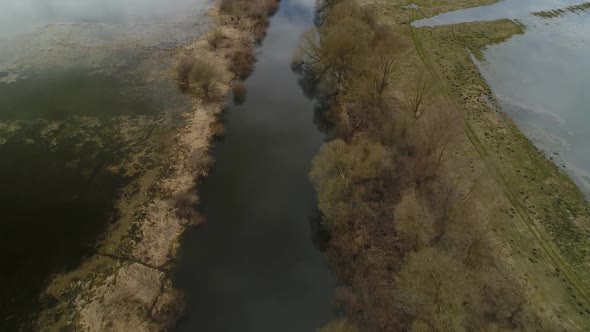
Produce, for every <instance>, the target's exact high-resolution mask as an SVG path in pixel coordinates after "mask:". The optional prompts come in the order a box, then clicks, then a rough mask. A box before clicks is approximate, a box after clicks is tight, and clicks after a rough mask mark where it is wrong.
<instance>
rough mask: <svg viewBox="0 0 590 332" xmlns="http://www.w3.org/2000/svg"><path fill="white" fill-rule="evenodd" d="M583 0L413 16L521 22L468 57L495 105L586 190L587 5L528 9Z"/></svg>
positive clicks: (517, 2)
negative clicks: (550, 13)
mask: <svg viewBox="0 0 590 332" xmlns="http://www.w3.org/2000/svg"><path fill="white" fill-rule="evenodd" d="M582 3H584V2H583V1H580V0H578V1H575V0H566V1H562V0H540V1H539V0H504V1H501V2H498V3H496V4H493V5H490V6H482V7H476V8H470V9H465V10H459V11H455V12H451V13H445V14H441V15H438V16H436V17H433V18H428V19H424V20H420V21H417V22H414V26H417V27H420V26H436V25H445V24H456V23H462V22H472V21H489V20H496V19H501V18H510V19H516V20H518V21H519V22H520V23H522V24H523V25H524V26H525V27H526V30H525V32H524V34H522V35H516V36H513V37H511V38H510V39H508V40H507V41H506V42H503V43H500V44H497V45H490V46H488V47H486V48H485V49H484V50H483V52H482V53H483V58H482V59H481V61H478V60H475V59H474V61H476V63H477V64H478V66H479V68H480V72H481V74H482V75H483V77H484V78H485V79H486V81H487V82H488V84H489V85H490V87H491V88H492V91H493V92H494V95H495V97H496V99H497V100H498V103H499V106H500V107H501V109H502V111H503V112H505V113H506V114H507V115H508V116H509V117H510V118H511V119H512V120H513V121H514V122H515V123H516V124H517V125H518V126H519V128H520V129H521V130H522V131H523V132H524V134H525V135H526V136H527V137H529V138H530V139H531V140H532V141H533V143H534V144H535V145H536V146H537V147H538V148H539V149H541V150H542V151H544V152H545V154H546V155H547V156H548V157H549V158H551V159H553V160H554V161H555V162H556V164H557V165H558V166H560V167H561V168H563V169H564V170H565V171H566V172H567V173H568V175H569V176H570V177H571V178H572V179H573V180H574V181H575V182H576V184H577V185H578V186H580V188H581V189H582V190H583V191H584V192H585V193H586V194H587V195H590V133H589V132H588V129H587V123H588V121H590V107H589V106H588V105H590V94H589V93H588V91H587V87H588V85H589V84H590V11H588V10H586V11H583V10H582V11H576V12H569V11H566V12H565V13H564V14H563V15H560V16H556V17H551V18H543V17H538V16H534V15H532V14H531V13H533V12H536V11H546V10H555V9H565V8H566V7H568V6H571V5H578V4H582Z"/></svg>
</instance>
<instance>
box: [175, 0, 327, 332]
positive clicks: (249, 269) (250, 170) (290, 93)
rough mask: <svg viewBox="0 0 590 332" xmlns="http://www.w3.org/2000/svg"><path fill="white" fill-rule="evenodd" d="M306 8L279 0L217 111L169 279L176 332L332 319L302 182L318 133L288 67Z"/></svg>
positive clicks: (294, 0)
mask: <svg viewBox="0 0 590 332" xmlns="http://www.w3.org/2000/svg"><path fill="white" fill-rule="evenodd" d="M313 6H314V1H313V0H285V1H282V2H281V5H280V9H279V11H278V12H277V13H276V14H275V15H274V16H273V17H272V19H271V24H270V27H269V29H268V35H267V37H266V39H265V40H264V42H263V45H262V46H261V47H260V48H259V49H258V62H257V64H256V69H255V71H254V72H253V74H252V76H251V77H250V78H249V79H248V80H247V81H246V85H247V88H248V93H247V97H246V101H245V103H243V104H242V105H232V104H231V102H230V103H229V104H228V107H227V110H226V111H225V113H224V118H223V120H224V123H225V126H226V135H225V137H224V138H223V139H222V140H221V141H219V142H217V144H216V145H215V149H214V157H215V160H216V162H215V164H214V166H213V169H212V171H211V174H210V175H209V176H208V177H207V178H206V179H205V180H204V182H203V183H202V184H201V185H200V186H199V196H200V198H201V202H200V210H201V213H202V214H203V215H204V217H205V219H206V222H205V224H204V225H201V226H199V227H197V228H195V229H192V230H189V231H188V232H187V233H186V234H185V236H184V238H183V241H182V244H181V247H180V250H179V255H180V256H179V263H178V267H177V271H176V273H175V275H176V285H177V286H178V287H179V288H181V289H182V290H183V291H184V292H185V295H186V300H187V302H186V303H187V306H186V312H185V316H184V318H183V319H182V320H181V321H180V322H179V325H178V328H177V330H178V331H232V332H233V331H255V332H264V331H269V332H275V331H293V332H301V331H314V330H316V329H317V328H319V327H321V326H322V325H324V324H325V323H326V322H327V321H328V320H329V319H330V317H331V313H332V311H331V305H330V299H331V293H332V291H333V289H334V286H335V280H334V278H333V277H332V276H331V274H330V271H329V268H328V265H327V263H326V259H325V257H324V255H323V253H322V252H321V250H320V246H319V244H320V243H318V241H317V240H315V239H317V236H316V225H315V223H316V218H315V216H316V211H317V209H316V197H315V194H314V190H313V188H312V186H311V184H310V182H309V180H308V172H309V170H310V167H311V160H312V159H313V157H314V155H315V154H316V153H317V152H318V150H319V148H320V146H321V145H322V143H323V142H324V139H325V136H324V134H322V132H321V131H320V130H319V129H318V126H317V125H316V124H315V123H314V101H313V100H311V99H308V98H307V97H306V96H305V95H304V93H303V89H302V87H301V86H299V85H298V80H299V79H300V77H298V75H297V74H295V73H294V72H293V71H292V70H291V67H290V64H291V59H292V56H293V54H294V52H295V49H296V47H297V45H298V42H299V38H300V35H301V34H302V33H303V32H304V31H305V30H307V29H309V28H310V27H311V25H312V21H313Z"/></svg>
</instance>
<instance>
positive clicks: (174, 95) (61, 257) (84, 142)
mask: <svg viewBox="0 0 590 332" xmlns="http://www.w3.org/2000/svg"><path fill="white" fill-rule="evenodd" d="M204 3H205V2H204V1H201V2H199V1H189V0H176V1H166V0H149V1H139V0H138V1H98V0H83V1H79V0H76V1H74V0H50V1H41V0H8V1H7V0H4V1H1V2H0V31H1V32H0V210H1V211H2V217H0V252H1V256H0V257H1V258H2V261H3V263H4V264H3V268H2V271H1V272H0V284H1V286H0V330H2V331H14V330H18V327H19V326H22V325H23V324H25V322H26V321H27V320H28V318H27V316H28V315H29V314H30V313H32V312H34V311H35V310H37V309H38V308H39V306H40V293H41V292H42V291H43V289H44V288H45V285H46V284H47V282H48V280H49V278H50V277H51V276H52V275H53V274H54V273H58V272H62V271H65V270H69V269H73V268H75V267H76V266H77V265H78V264H79V263H80V262H81V260H82V259H83V258H84V257H86V256H88V255H90V254H92V253H93V251H94V249H95V248H94V246H95V244H96V242H97V239H98V237H99V235H100V234H101V233H102V231H103V230H104V229H105V227H106V226H107V225H108V222H109V221H115V220H116V218H117V211H116V209H115V204H114V203H115V200H116V199H117V197H118V194H119V190H120V189H121V188H122V187H123V186H124V185H125V184H127V183H129V182H130V181H132V180H133V179H134V178H135V177H136V176H137V175H138V174H140V173H141V171H142V170H141V167H155V165H156V164H157V163H158V160H157V156H158V153H160V151H163V150H164V149H165V148H166V146H164V145H165V142H166V141H165V140H164V139H162V140H161V142H160V143H154V144H152V143H150V142H158V141H159V139H157V138H159V137H165V136H166V135H167V134H168V133H169V132H173V131H174V123H176V122H179V120H178V119H179V118H180V116H179V114H180V113H181V112H182V111H183V110H184V109H186V107H187V101H186V99H185V97H183V95H182V93H181V92H180V91H179V90H178V89H177V87H176V86H175V84H174V83H173V82H172V80H171V79H170V78H169V77H168V75H166V74H165V71H166V70H168V69H169V68H170V65H171V63H170V61H171V59H170V56H167V55H166V52H168V51H169V50H171V49H173V48H174V47H177V46H180V45H182V43H184V42H187V41H189V40H190V39H191V38H194V37H196V36H198V35H199V34H200V33H201V31H202V29H201V28H199V27H198V26H197V27H195V25H196V24H197V25H198V24H201V21H203V22H204V19H203V18H202V17H200V16H199V15H200V14H202V10H204V9H205V5H204ZM195 8H196V9H195ZM199 8H200V10H201V12H199V11H198V10H199ZM192 9H195V10H196V11H194V12H192V11H191V10H192ZM187 12H190V13H191V14H187ZM199 20H201V21H199ZM57 23H59V24H57ZM171 110H172V111H171ZM161 119H167V120H168V121H167V122H166V124H165V125H163V124H162V121H161ZM175 121H176V122H175ZM154 138H156V139H154ZM132 154H140V155H141V156H143V157H142V159H140V162H141V167H136V166H135V165H130V164H129V163H128V161H129V160H132V158H128V157H129V156H130V155H132ZM123 170H124V171H123Z"/></svg>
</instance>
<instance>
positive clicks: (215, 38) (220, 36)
mask: <svg viewBox="0 0 590 332" xmlns="http://www.w3.org/2000/svg"><path fill="white" fill-rule="evenodd" d="M225 38H226V36H225V34H224V33H223V32H222V31H221V30H220V29H215V30H213V31H212V32H211V33H210V34H209V36H207V42H208V43H209V45H210V46H211V47H212V48H213V49H217V48H218V47H219V46H220V45H221V43H222V42H223V41H224V40H225Z"/></svg>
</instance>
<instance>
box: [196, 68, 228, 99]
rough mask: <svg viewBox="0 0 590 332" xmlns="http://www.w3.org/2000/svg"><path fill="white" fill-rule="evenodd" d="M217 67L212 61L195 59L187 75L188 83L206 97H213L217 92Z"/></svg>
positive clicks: (218, 71) (218, 74)
mask: <svg viewBox="0 0 590 332" xmlns="http://www.w3.org/2000/svg"><path fill="white" fill-rule="evenodd" d="M220 75H221V73H220V70H219V68H218V67H217V65H215V64H214V63H213V62H212V61H209V60H207V59H197V60H195V62H194V63H193V67H192V69H191V71H190V75H189V85H190V87H191V88H193V89H197V90H198V91H199V92H200V93H202V95H203V97H205V98H206V99H209V100H211V99H214V98H215V97H216V96H217V93H218V91H217V90H218V89H217V88H218V83H219V76H220Z"/></svg>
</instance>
